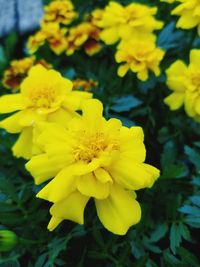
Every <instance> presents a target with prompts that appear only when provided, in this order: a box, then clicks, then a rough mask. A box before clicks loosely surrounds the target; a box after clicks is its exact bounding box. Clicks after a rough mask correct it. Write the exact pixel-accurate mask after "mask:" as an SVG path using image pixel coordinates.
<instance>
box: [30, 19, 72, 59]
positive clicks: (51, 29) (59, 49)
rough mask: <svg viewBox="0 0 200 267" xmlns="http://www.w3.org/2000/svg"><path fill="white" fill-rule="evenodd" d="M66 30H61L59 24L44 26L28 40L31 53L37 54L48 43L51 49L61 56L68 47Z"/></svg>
mask: <svg viewBox="0 0 200 267" xmlns="http://www.w3.org/2000/svg"><path fill="white" fill-rule="evenodd" d="M66 32H67V29H66V28H62V29H61V28H60V26H59V24H57V23H48V24H44V23H43V24H42V27H41V30H40V31H39V32H37V33H36V34H35V35H33V36H31V37H30V38H29V40H28V44H27V47H28V50H29V52H30V53H31V54H32V53H35V52H36V51H37V50H38V48H39V47H40V46H42V45H44V43H45V41H47V42H48V44H49V46H50V49H51V50H52V51H53V52H54V53H55V54H56V55H60V54H61V53H63V52H64V51H65V49H66V47H67V39H66Z"/></svg>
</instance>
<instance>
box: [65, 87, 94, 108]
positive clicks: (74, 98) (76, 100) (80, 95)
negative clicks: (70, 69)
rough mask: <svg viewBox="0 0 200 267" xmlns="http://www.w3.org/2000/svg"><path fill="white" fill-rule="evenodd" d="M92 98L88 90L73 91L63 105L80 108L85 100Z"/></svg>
mask: <svg viewBox="0 0 200 267" xmlns="http://www.w3.org/2000/svg"><path fill="white" fill-rule="evenodd" d="M90 98H92V94H91V93H88V92H78V91H72V92H71V93H70V94H69V95H68V96H67V97H66V99H65V101H64V102H63V104H62V106H63V107H64V108H66V109H67V110H79V109H81V104H82V102H83V101H84V100H86V99H90Z"/></svg>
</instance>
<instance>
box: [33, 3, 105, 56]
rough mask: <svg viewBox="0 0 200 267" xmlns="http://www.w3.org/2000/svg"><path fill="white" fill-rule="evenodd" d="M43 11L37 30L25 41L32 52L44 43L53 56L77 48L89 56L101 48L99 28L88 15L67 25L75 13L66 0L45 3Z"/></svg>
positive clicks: (74, 16) (70, 51)
mask: <svg viewBox="0 0 200 267" xmlns="http://www.w3.org/2000/svg"><path fill="white" fill-rule="evenodd" d="M44 11H45V13H44V17H43V18H42V20H41V29H40V30H39V31H38V32H36V34H35V35H33V36H31V37H30V38H29V40H28V50H29V52H30V53H35V52H36V51H37V50H38V48H39V47H40V46H43V45H44V44H45V42H47V43H48V45H49V47H50V49H51V50H52V51H53V52H54V53H55V54H56V55H60V54H62V53H63V52H66V54H67V56H69V55H72V54H73V53H74V52H75V51H76V50H79V49H80V48H81V47H83V48H84V50H85V52H86V54H87V55H89V56H92V55H94V54H96V53H98V52H99V51H100V50H101V48H102V46H101V44H100V43H99V40H100V29H99V28H98V27H97V26H96V25H95V24H94V23H93V22H92V20H90V19H89V17H88V18H87V19H86V20H85V21H84V22H82V23H80V24H78V25H76V26H73V27H70V28H68V26H69V24H71V23H72V21H73V20H75V19H76V18H77V16H78V14H77V13H76V12H75V11H74V6H73V4H72V3H71V1H70V0H55V1H53V2H51V3H50V4H49V5H48V6H45V8H44Z"/></svg>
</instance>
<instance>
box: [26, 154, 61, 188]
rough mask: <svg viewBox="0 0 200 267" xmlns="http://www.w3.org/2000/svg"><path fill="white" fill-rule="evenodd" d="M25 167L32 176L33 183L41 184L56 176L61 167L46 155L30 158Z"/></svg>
mask: <svg viewBox="0 0 200 267" xmlns="http://www.w3.org/2000/svg"><path fill="white" fill-rule="evenodd" d="M25 167H26V169H27V170H28V171H29V172H30V173H31V175H32V176H33V178H34V180H35V183H36V184H41V183H43V182H45V181H47V180H49V179H51V178H53V177H54V176H56V175H57V173H58V172H59V171H60V170H61V169H62V167H63V166H62V165H60V163H59V162H57V161H53V160H50V159H49V158H48V157H47V155H46V154H41V155H37V156H34V157H32V158H31V160H29V162H28V163H26V165H25Z"/></svg>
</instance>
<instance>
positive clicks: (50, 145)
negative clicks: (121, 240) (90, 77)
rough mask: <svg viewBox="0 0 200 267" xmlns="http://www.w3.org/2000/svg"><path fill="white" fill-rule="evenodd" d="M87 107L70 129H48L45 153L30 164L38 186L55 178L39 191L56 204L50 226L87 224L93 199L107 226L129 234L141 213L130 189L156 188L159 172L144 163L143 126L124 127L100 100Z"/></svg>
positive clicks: (42, 140) (44, 135) (43, 141)
mask: <svg viewBox="0 0 200 267" xmlns="http://www.w3.org/2000/svg"><path fill="white" fill-rule="evenodd" d="M82 111H83V115H82V117H79V118H74V119H72V120H71V122H70V123H69V124H68V126H67V127H66V128H64V127H62V126H60V125H59V126H57V125H55V124H53V125H48V126H45V127H44V128H45V129H44V131H43V132H42V134H41V135H40V137H39V138H38V142H39V143H40V145H41V146H42V147H43V150H44V153H43V154H40V155H37V156H34V157H33V158H32V159H31V160H30V161H29V162H28V163H27V164H26V168H27V169H28V170H29V171H30V173H31V174H32V176H33V177H34V179H35V183H36V184H40V183H43V182H44V181H47V180H49V179H51V178H53V179H52V180H51V181H50V182H49V183H48V184H47V185H46V186H45V187H44V188H43V189H42V190H41V191H40V192H39V193H38V195H37V196H38V197H39V198H42V199H45V200H48V201H51V202H53V203H54V204H53V206H52V208H51V209H50V213H51V215H52V219H51V221H50V223H49V225H48V228H49V230H53V229H54V228H56V227H57V225H58V224H59V223H60V222H61V221H62V220H64V219H69V220H72V221H75V222H77V223H80V224H83V213H84V208H85V206H86V204H87V202H88V200H89V199H90V198H91V197H93V198H94V201H95V205H96V209H97V214H98V216H99V219H100V221H101V222H102V224H103V225H104V226H105V227H106V228H107V229H108V230H109V231H111V232H113V233H115V234H120V235H123V234H125V233H126V232H127V230H128V229H129V227H130V226H132V225H133V224H136V223H137V222H138V221H139V220H140V216H141V214H140V213H141V211H140V206H139V204H138V202H137V201H136V200H135V197H136V196H135V194H134V193H133V192H131V191H130V190H138V189H141V188H145V187H151V186H152V185H153V183H154V181H155V180H156V179H157V178H158V177H159V170H158V169H156V168H155V167H153V166H151V165H148V164H145V163H144V160H145V155H146V151H145V146H144V143H143V139H144V135H143V131H142V128H140V127H132V128H130V129H129V128H127V127H123V126H122V125H121V121H119V120H117V119H110V120H108V121H106V120H105V119H104V118H103V117H102V111H103V106H102V104H101V102H100V101H98V100H95V99H91V100H87V101H85V102H84V103H83V106H82ZM94 111H95V112H94Z"/></svg>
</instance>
